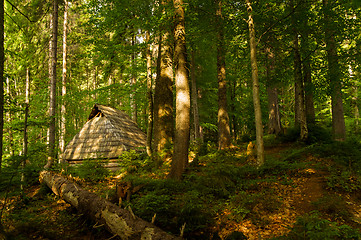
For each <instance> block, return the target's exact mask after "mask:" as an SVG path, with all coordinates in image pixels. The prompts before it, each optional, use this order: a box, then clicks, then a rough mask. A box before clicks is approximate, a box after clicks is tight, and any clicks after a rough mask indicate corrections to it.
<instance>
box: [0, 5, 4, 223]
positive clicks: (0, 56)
mask: <svg viewBox="0 0 361 240" xmlns="http://www.w3.org/2000/svg"><path fill="white" fill-rule="evenodd" d="M4 54H5V52H4V0H0V173H1V165H2V156H3V134H4V62H5V56H4ZM0 220H1V219H0ZM0 227H1V229H2V224H1V222H0Z"/></svg>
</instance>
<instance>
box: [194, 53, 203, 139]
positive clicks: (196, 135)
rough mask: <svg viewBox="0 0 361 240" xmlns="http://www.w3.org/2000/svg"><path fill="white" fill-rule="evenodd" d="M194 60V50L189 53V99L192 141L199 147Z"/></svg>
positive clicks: (199, 132) (199, 136)
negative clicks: (192, 132) (191, 112)
mask: <svg viewBox="0 0 361 240" xmlns="http://www.w3.org/2000/svg"><path fill="white" fill-rule="evenodd" d="M195 64H196V63H195V60H194V50H192V51H191V86H192V91H191V99H192V101H191V102H192V111H193V127H194V139H195V141H196V144H197V145H198V146H199V145H200V144H201V142H202V139H201V131H200V125H199V112H198V92H197V91H198V90H197V81H196V80H197V79H196V66H195Z"/></svg>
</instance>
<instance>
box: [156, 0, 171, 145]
mask: <svg viewBox="0 0 361 240" xmlns="http://www.w3.org/2000/svg"><path fill="white" fill-rule="evenodd" d="M168 1H169V0H167V1H162V5H166V4H168ZM162 30H163V34H162V36H161V37H160V38H159V50H158V61H159V62H158V63H159V68H158V70H157V78H156V82H155V89H154V132H153V133H154V148H153V151H157V152H159V151H161V150H163V149H164V147H165V145H166V143H167V142H172V136H173V68H172V54H171V51H172V50H171V47H170V46H171V44H170V41H171V38H170V32H169V30H168V26H166V27H164V26H163V27H162Z"/></svg>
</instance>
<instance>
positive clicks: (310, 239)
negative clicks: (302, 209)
mask: <svg viewBox="0 0 361 240" xmlns="http://www.w3.org/2000/svg"><path fill="white" fill-rule="evenodd" d="M360 237H361V235H360V233H359V232H357V231H356V230H354V229H352V228H351V227H349V226H347V225H341V226H337V225H336V223H333V222H330V221H328V220H325V219H322V218H320V217H319V215H318V214H317V213H313V214H311V215H305V216H302V217H299V218H298V219H297V221H296V223H295V224H294V226H293V227H292V229H291V231H290V232H289V233H288V234H287V235H285V236H282V237H277V238H274V239H291V240H293V239H295V240H298V239H305V240H319V239H359V238H360Z"/></svg>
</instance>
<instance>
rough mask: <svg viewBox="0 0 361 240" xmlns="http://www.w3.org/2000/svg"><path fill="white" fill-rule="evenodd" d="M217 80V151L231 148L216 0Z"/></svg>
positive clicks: (219, 0) (220, 18)
mask: <svg viewBox="0 0 361 240" xmlns="http://www.w3.org/2000/svg"><path fill="white" fill-rule="evenodd" d="M216 28H217V78H218V149H220V150H221V149H226V148H229V147H230V146H231V131H230V128H229V116H228V110H227V81H226V59H225V50H224V33H223V16H222V0H216Z"/></svg>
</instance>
